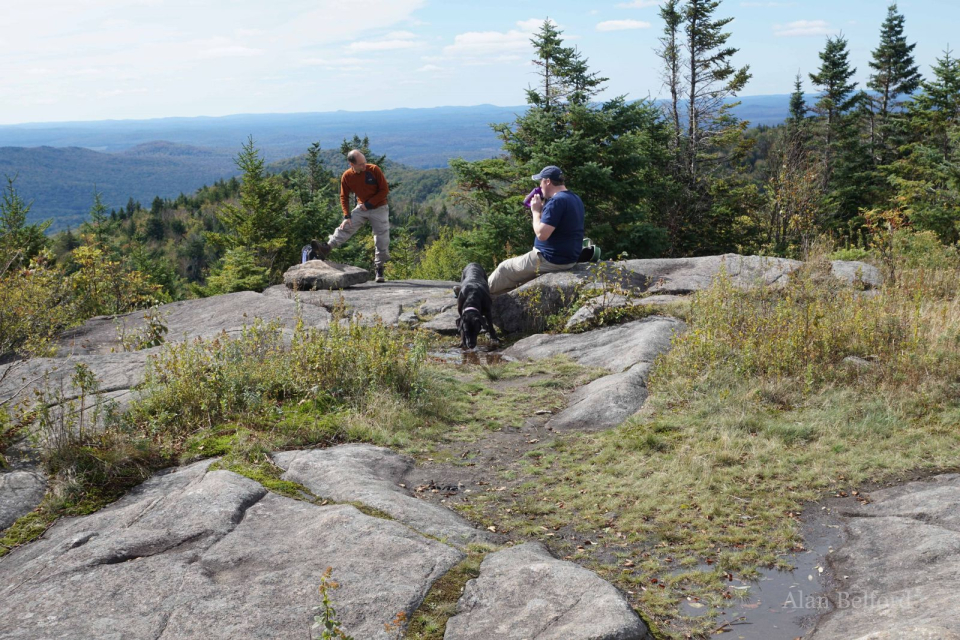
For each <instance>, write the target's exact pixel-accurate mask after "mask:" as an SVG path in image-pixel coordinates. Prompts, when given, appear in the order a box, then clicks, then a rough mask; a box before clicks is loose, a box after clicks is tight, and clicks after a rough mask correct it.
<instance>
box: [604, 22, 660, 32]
mask: <svg viewBox="0 0 960 640" xmlns="http://www.w3.org/2000/svg"><path fill="white" fill-rule="evenodd" d="M649 28H650V23H649V22H644V21H643V20H607V21H606V22H600V23H599V24H597V31H624V30H626V29H649Z"/></svg>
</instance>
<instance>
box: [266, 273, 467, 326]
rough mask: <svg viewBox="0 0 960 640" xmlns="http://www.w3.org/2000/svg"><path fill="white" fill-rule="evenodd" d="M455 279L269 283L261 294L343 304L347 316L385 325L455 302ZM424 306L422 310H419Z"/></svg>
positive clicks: (306, 303) (327, 304)
mask: <svg viewBox="0 0 960 640" xmlns="http://www.w3.org/2000/svg"><path fill="white" fill-rule="evenodd" d="M454 284H455V283H454V282H444V281H439V280H387V281H386V282H379V283H378V282H366V283H363V284H359V285H355V286H353V287H350V288H349V289H344V290H343V291H322V290H318V291H299V292H296V293H295V292H294V291H293V290H291V289H288V288H287V287H285V286H276V287H270V288H268V289H267V290H266V291H264V292H263V294H264V295H265V296H267V297H269V298H285V299H288V300H293V299H294V297H297V298H299V299H300V301H301V302H302V303H303V305H304V306H305V307H306V306H314V307H322V308H324V309H327V310H333V309H335V308H337V307H338V306H340V305H343V307H344V310H345V311H346V315H347V317H349V318H359V319H360V321H361V323H362V324H373V323H376V322H382V323H383V324H385V325H387V326H395V325H397V324H398V322H399V319H400V315H401V314H402V313H404V312H406V311H415V312H417V313H418V314H419V315H421V316H424V315H433V314H434V313H440V312H441V311H445V310H447V309H449V308H450V307H451V306H454V305H456V303H457V300H456V298H454V297H453V285H454ZM421 309H425V311H420V310H421Z"/></svg>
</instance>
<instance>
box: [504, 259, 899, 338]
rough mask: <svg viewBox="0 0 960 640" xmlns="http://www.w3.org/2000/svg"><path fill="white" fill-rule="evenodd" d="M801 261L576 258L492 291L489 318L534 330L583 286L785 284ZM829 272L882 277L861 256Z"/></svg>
mask: <svg viewBox="0 0 960 640" xmlns="http://www.w3.org/2000/svg"><path fill="white" fill-rule="evenodd" d="M802 265H803V263H802V262H800V261H799V260H788V259H786V258H769V257H763V256H741V255H738V254H733V253H729V254H724V255H719V256H704V257H699V258H663V259H656V260H624V261H621V262H603V263H599V264H579V265H577V266H576V267H574V268H573V269H571V270H569V271H560V272H556V273H548V274H546V275H543V276H540V277H539V278H537V279H536V280H533V281H531V282H528V283H526V284H524V285H523V286H521V287H519V288H517V289H515V290H513V291H510V292H508V293H505V294H503V295H499V296H496V297H495V298H494V301H493V315H494V321H495V323H496V324H497V326H499V327H500V328H502V329H503V331H504V332H505V333H507V334H510V333H519V332H525V331H539V330H541V329H542V326H543V321H544V319H545V318H547V317H549V316H551V315H554V314H556V313H558V312H560V311H561V310H562V309H563V308H564V307H565V306H568V305H569V304H571V303H572V302H573V301H574V299H575V298H576V297H577V294H578V292H579V291H582V290H585V289H587V290H589V289H596V290H609V288H610V287H612V286H616V287H619V288H622V289H625V290H627V291H631V292H635V293H645V294H661V295H679V296H682V295H688V294H691V293H694V292H696V291H702V290H703V289H706V288H708V287H709V286H710V285H711V284H712V283H713V281H714V279H715V278H716V277H717V276H718V275H719V274H720V273H721V271H725V272H726V273H727V274H728V275H729V276H730V279H731V280H732V282H733V284H734V286H737V287H740V288H743V289H748V288H752V287H775V286H782V285H783V284H785V283H786V282H787V281H788V280H789V278H790V273H792V272H793V271H795V270H796V269H798V268H799V267H800V266H802ZM830 274H831V275H832V276H834V277H835V278H837V279H839V280H842V281H844V282H848V283H850V284H851V285H853V286H856V287H859V288H862V289H866V290H870V289H873V288H876V287H879V286H880V284H881V283H882V278H881V276H880V272H879V271H878V270H877V268H876V267H874V266H872V265H869V264H866V263H864V262H849V261H841V260H835V261H833V262H831V263H830Z"/></svg>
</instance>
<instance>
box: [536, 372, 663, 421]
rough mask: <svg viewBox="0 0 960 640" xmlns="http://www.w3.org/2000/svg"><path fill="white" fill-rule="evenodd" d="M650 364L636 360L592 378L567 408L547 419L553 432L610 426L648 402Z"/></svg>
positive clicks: (574, 396)
mask: <svg viewBox="0 0 960 640" xmlns="http://www.w3.org/2000/svg"><path fill="white" fill-rule="evenodd" d="M651 366H652V365H651V364H650V363H649V362H638V363H637V364H635V365H633V366H632V367H630V368H629V369H627V370H626V371H622V372H620V373H614V374H613V375H609V376H604V377H602V378H598V379H597V380H594V381H593V382H591V383H590V384H587V385H584V386H582V387H580V388H579V389H577V390H576V391H575V392H574V393H573V395H572V396H570V402H569V404H568V405H567V408H566V409H564V410H563V411H561V412H560V413H559V414H557V415H556V416H555V417H553V418H551V419H550V420H549V421H548V422H547V426H548V427H552V428H553V429H554V430H556V431H574V430H576V431H600V430H603V429H612V428H613V427H616V426H617V425H619V424H620V423H621V422H623V421H624V420H626V419H627V418H629V417H630V416H632V415H633V414H635V413H636V412H637V411H639V410H640V407H642V406H643V403H644V402H646V401H647V396H649V393H648V392H647V377H648V376H649V375H650V369H651Z"/></svg>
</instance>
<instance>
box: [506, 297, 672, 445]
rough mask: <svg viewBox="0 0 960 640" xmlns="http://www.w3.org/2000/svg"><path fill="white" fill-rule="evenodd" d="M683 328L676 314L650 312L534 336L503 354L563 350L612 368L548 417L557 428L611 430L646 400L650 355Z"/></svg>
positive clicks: (537, 355) (536, 355)
mask: <svg viewBox="0 0 960 640" xmlns="http://www.w3.org/2000/svg"><path fill="white" fill-rule="evenodd" d="M685 328H686V325H685V324H684V323H683V322H681V321H680V320H677V319H675V318H663V317H659V316H653V317H649V318H644V319H643V320H635V321H634V322H628V323H626V324H621V325H616V326H613V327H607V328H604V329H595V330H593V331H587V332H585V333H577V334H562V335H550V334H538V335H533V336H530V337H527V338H524V339H523V340H520V341H519V342H517V343H516V344H514V345H513V346H511V347H510V348H509V349H507V350H506V351H505V352H504V355H506V356H508V357H514V358H524V359H528V360H537V359H542V358H550V357H553V356H557V355H566V356H568V357H570V358H571V359H573V360H574V361H576V362H578V363H580V364H582V365H585V366H591V367H603V368H605V369H608V370H610V371H612V372H613V373H612V374H611V375H608V376H604V377H602V378H598V379H597V380H594V381H593V382H591V383H590V384H587V385H585V386H583V387H581V388H579V389H577V391H576V392H574V394H573V395H572V396H571V397H570V403H569V405H568V406H567V408H566V409H564V410H563V411H561V412H560V413H559V414H557V415H556V416H554V417H553V418H551V419H550V420H549V421H548V422H547V426H549V427H552V428H554V429H556V430H558V431H569V430H581V431H596V430H601V429H610V428H612V427H615V426H617V425H619V424H620V423H621V422H623V421H624V420H626V419H627V418H629V417H630V416H632V415H633V414H634V413H636V412H637V411H639V410H640V408H641V407H642V406H643V403H644V402H646V400H647V396H648V393H647V377H648V376H649V374H650V369H651V367H652V365H653V362H654V360H656V358H657V356H659V355H660V354H661V353H665V352H666V351H668V350H669V349H670V347H671V344H672V340H673V336H674V335H676V334H677V333H678V332H680V331H683V330H684V329H685Z"/></svg>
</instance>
